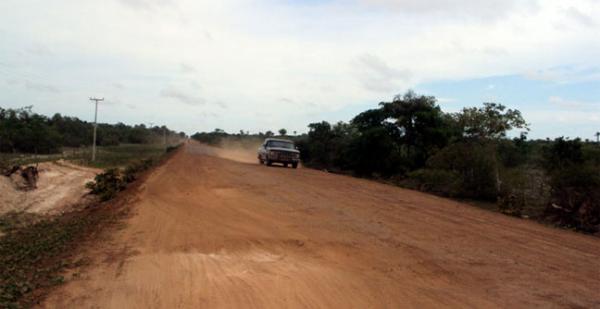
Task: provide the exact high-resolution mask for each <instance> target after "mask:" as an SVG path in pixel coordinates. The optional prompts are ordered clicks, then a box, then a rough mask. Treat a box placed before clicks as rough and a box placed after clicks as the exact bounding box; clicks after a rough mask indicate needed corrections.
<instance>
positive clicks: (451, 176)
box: [407, 169, 462, 197]
mask: <svg viewBox="0 0 600 309" xmlns="http://www.w3.org/2000/svg"><path fill="white" fill-rule="evenodd" d="M407 176H408V179H409V182H411V184H409V186H412V187H414V188H415V189H418V190H421V191H428V192H432V193H435V194H438V195H443V196H449V197H454V196H458V195H460V191H461V190H460V186H461V184H462V179H461V178H460V175H459V174H457V173H455V172H452V171H448V170H439V169H420V170H416V171H414V172H411V173H409V174H408V175H407Z"/></svg>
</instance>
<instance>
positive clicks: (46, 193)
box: [0, 161, 100, 215]
mask: <svg viewBox="0 0 600 309" xmlns="http://www.w3.org/2000/svg"><path fill="white" fill-rule="evenodd" d="M37 168H38V172H39V174H38V180H37V184H36V188H35V189H34V190H20V189H19V188H18V187H19V183H20V182H22V179H20V176H19V175H18V173H15V174H13V175H12V176H11V177H5V176H0V192H2V194H1V195H0V215H2V214H4V213H7V212H10V211H17V212H20V211H25V212H31V213H38V214H54V213H58V212H61V211H65V210H68V209H69V208H70V207H72V206H74V205H76V204H78V203H81V202H83V201H84V200H85V198H86V197H85V196H86V194H87V193H88V191H89V190H87V189H86V188H85V184H86V183H87V182H88V181H91V180H93V179H94V176H96V174H97V173H99V172H100V170H98V169H94V168H87V167H81V166H77V165H73V164H70V163H68V162H65V161H56V162H44V163H40V164H38V165H37Z"/></svg>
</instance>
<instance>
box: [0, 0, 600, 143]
mask: <svg viewBox="0 0 600 309" xmlns="http://www.w3.org/2000/svg"><path fill="white" fill-rule="evenodd" d="M597 2H598V1H595V2H594V1H589V0H572V1H569V3H568V6H565V4H564V1H560V0H544V1H534V0H531V1H530V0H502V1H501V0H490V1H476V0H459V1H447V0H421V1H416V0H404V1H403V0H356V1H341V0H333V1H324V2H317V3H316V4H303V5H300V4H298V3H297V2H293V1H241V0H240V1H235V0H220V1H195V0H181V1H176V0H146V1H144V0H112V1H111V0H107V1H75V2H73V1H68V0H55V1H52V2H51V3H50V2H39V1H33V0H5V1H2V2H0V20H2V21H3V22H2V31H3V32H2V36H0V46H2V49H0V59H2V60H1V63H0V78H2V79H3V80H19V81H22V80H25V79H27V80H30V81H31V83H32V84H31V85H30V87H29V88H30V89H26V88H25V87H13V86H12V85H9V84H8V83H1V85H0V87H6V88H10V91H2V90H3V89H5V88H2V89H0V93H2V94H1V96H3V98H1V99H4V100H3V101H7V102H23V101H32V102H36V104H37V105H36V106H42V107H44V110H52V109H55V110H56V109H61V110H56V111H57V112H63V113H67V112H68V111H72V112H73V113H79V112H80V111H83V112H81V113H84V112H86V113H87V110H86V109H83V107H80V106H79V104H80V101H78V100H82V99H83V100H85V99H86V98H87V97H88V96H89V95H101V96H105V97H107V98H110V97H116V96H118V97H119V98H120V99H121V100H123V102H127V104H128V106H129V105H130V106H144V109H136V110H134V111H131V110H127V111H126V112H124V111H123V110H114V112H111V110H110V109H109V107H107V108H106V109H107V110H106V112H105V114H106V117H107V118H106V119H107V121H113V122H117V121H125V122H142V121H146V120H145V119H148V118H150V117H159V116H155V115H160V117H162V118H164V120H160V119H154V120H156V121H157V122H158V121H159V120H160V121H161V122H166V123H167V124H170V125H172V126H181V129H185V130H210V129H213V128H214V127H216V126H218V127H222V128H224V129H227V130H232V131H237V130H239V129H240V128H243V129H245V130H248V129H249V130H252V131H258V130H262V131H265V130H267V129H274V128H271V127H270V126H274V127H283V126H285V127H287V128H288V130H297V131H304V130H305V125H306V124H307V123H308V122H311V121H318V120H320V117H321V115H323V114H324V113H329V114H331V113H335V112H337V111H340V110H343V109H345V108H349V107H352V106H354V105H360V104H365V102H378V101H380V100H385V99H389V98H391V97H392V96H393V95H394V94H397V93H401V92H403V91H405V90H406V89H407V88H409V87H414V86H416V85H418V84H419V83H423V82H427V81H434V80H446V79H450V80H460V79H469V78H479V77H485V76H491V75H505V74H522V73H523V72H531V73H528V76H529V77H531V78H536V79H548V80H557V81H572V80H577V81H578V80H598V79H599V77H600V71H598V70H596V71H594V68H600V59H599V58H598V56H597V55H598V54H600V40H597V31H594V28H593V27H582V25H584V24H585V23H586V22H585V17H583V18H582V17H581V16H578V14H577V13H576V12H579V13H581V14H583V15H585V16H588V17H589V18H591V19H592V20H598V19H600V10H598V4H597ZM311 3H312V2H311ZM32 20H35V21H36V22H31V21H32ZM555 23H564V24H565V25H566V27H565V28H564V29H555V28H553V27H551V26H550V27H549V25H553V24H555ZM588 24H589V23H588ZM32 47H33V48H32ZM27 50H29V52H25V53H23V51H27ZM46 51H51V53H47V52H46ZM39 55H43V57H40V56H39ZM7 66H9V67H10V68H7ZM566 67H569V68H576V69H573V70H569V69H552V68H566ZM549 68H550V69H549ZM182 73H183V74H182ZM36 85H37V86H36ZM40 85H46V86H50V85H52V86H50V87H55V90H58V89H59V88H60V92H56V91H54V92H52V91H51V89H52V88H48V87H46V88H45V90H46V91H44V90H43V89H44V88H43V87H39V86H40ZM31 86H33V87H31ZM125 86H126V87H125ZM200 86H201V87H200ZM36 87H37V88H38V89H37V90H35V89H33V88H36ZM17 88H18V89H17ZM161 89H162V90H161ZM33 90H35V91H33ZM199 90H201V94H199V93H198V91H199ZM9 95H10V96H11V97H9ZM57 98H58V99H60V100H56V99H57ZM281 98H290V99H292V100H293V103H291V102H282V101H281ZM57 101H60V102H64V103H60V104H59V103H56V102H57ZM215 102H227V104H226V108H227V113H224V108H223V107H222V106H221V104H219V103H215ZM172 103H175V104H172ZM15 104H16V103H15ZM200 109H202V112H204V115H205V116H208V115H210V113H214V114H216V115H219V116H221V117H222V118H221V119H220V120H218V121H217V120H215V122H210V121H202V122H198V121H196V120H195V119H194V118H193V115H199V113H200ZM256 111H261V113H267V114H269V115H270V116H269V117H264V116H256ZM182 114H185V115H186V116H185V117H182V116H180V115H182ZM76 116H80V115H78V114H76Z"/></svg>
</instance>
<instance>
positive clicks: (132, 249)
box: [43, 143, 600, 308]
mask: <svg viewBox="0 0 600 309" xmlns="http://www.w3.org/2000/svg"><path fill="white" fill-rule="evenodd" d="M206 153H207V148H206V147H204V146H201V145H199V144H192V143H191V144H189V145H187V146H186V148H184V149H182V150H181V151H180V152H179V153H178V154H176V155H175V156H174V157H173V158H171V160H170V161H169V162H167V163H166V164H165V165H163V166H162V167H160V168H159V169H157V170H156V171H154V172H153V174H152V175H151V176H150V177H149V178H148V179H147V181H146V183H145V184H144V185H143V186H141V187H140V188H139V190H138V192H137V193H135V194H137V197H136V202H135V203H134V205H132V207H133V214H132V215H131V216H130V217H129V218H128V219H127V220H126V224H125V226H124V227H123V228H122V229H119V230H118V231H115V232H113V234H112V235H113V237H112V239H109V240H102V241H100V242H99V244H98V246H97V247H95V248H92V249H91V253H93V256H95V257H96V258H95V259H94V261H93V262H92V265H90V266H88V267H87V268H86V269H85V271H84V273H83V274H81V275H80V276H79V277H78V279H74V280H70V281H69V282H68V283H67V284H65V285H63V286H62V287H60V288H59V289H58V290H56V291H55V292H54V293H53V294H52V295H50V297H49V298H48V299H47V300H46V302H45V303H44V304H43V306H46V307H52V308H54V307H58V308H236V307H237V308H286V307H294V308H295V307H306V308H404V307H413V308H424V307H461V308H464V307H476V308H494V307H504V308H513V307H534V306H541V307H568V308H579V307H588V308H589V307H600V240H599V239H598V238H594V237H590V236H585V235H579V234H575V233H572V232H568V231H562V230H558V229H552V228H547V227H544V226H541V225H538V224H536V223H534V222H528V221H525V220H519V219H514V218H510V217H506V216H503V215H500V214H496V213H491V212H486V211H483V210H479V209H476V208H473V207H471V206H467V205H463V204H460V203H457V202H453V201H449V200H446V199H442V198H438V197H433V196H430V195H426V194H423V193H419V192H414V191H409V190H403V189H401V188H396V187H392V186H387V185H383V184H379V183H375V182H370V181H366V180H361V179H354V178H350V177H345V176H339V175H332V174H327V173H324V172H319V171H314V170H309V169H298V170H293V169H284V168H276V167H272V168H268V167H265V166H260V165H258V164H250V163H241V162H236V161H231V160H227V159H222V158H218V157H214V156H209V155H206Z"/></svg>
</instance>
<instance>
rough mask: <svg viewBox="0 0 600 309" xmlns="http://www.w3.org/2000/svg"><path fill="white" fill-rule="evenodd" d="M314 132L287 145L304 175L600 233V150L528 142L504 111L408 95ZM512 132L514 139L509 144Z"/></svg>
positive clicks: (214, 136) (210, 136)
mask: <svg viewBox="0 0 600 309" xmlns="http://www.w3.org/2000/svg"><path fill="white" fill-rule="evenodd" d="M308 128H309V131H308V133H307V134H302V135H299V136H291V137H289V138H291V139H293V140H295V142H296V144H297V146H298V147H299V148H300V150H301V156H302V162H303V164H304V165H305V166H308V167H313V168H318V169H326V170H328V171H330V172H336V173H344V174H351V175H355V176H358V177H368V178H375V179H380V180H382V181H385V182H391V183H395V184H398V185H401V186H404V187H409V188H413V189H418V190H422V191H427V192H431V193H434V194H438V195H442V196H448V197H453V198H464V199H470V200H481V201H488V202H493V203H495V205H496V206H495V207H497V210H499V211H501V212H503V213H505V214H509V215H514V216H520V217H530V218H534V219H539V220H542V221H546V222H552V223H557V224H559V225H561V226H564V227H570V228H574V229H578V230H582V231H586V232H598V231H599V230H600V146H599V144H598V143H594V142H590V141H582V140H580V139H566V138H558V139H555V140H549V139H546V140H530V139H528V138H527V136H528V132H529V126H528V124H527V122H526V121H525V119H524V118H523V116H522V115H521V113H520V112H519V111H518V110H516V109H510V108H507V107H506V106H504V105H502V104H498V103H483V104H482V105H481V106H478V107H468V108H464V109H462V110H461V111H460V112H457V113H446V112H443V111H442V110H441V108H440V107H439V105H438V104H437V101H436V98H435V97H432V96H424V95H418V94H416V93H414V92H412V91H409V92H407V93H406V94H403V95H399V96H396V97H395V98H393V100H392V101H390V102H381V103H379V105H378V106H377V107H376V108H373V109H369V110H366V111H364V112H362V113H360V114H358V115H356V116H355V117H354V118H352V119H351V120H350V121H349V122H338V123H334V124H331V123H328V122H326V121H322V122H316V123H311V124H309V125H308ZM511 131H512V132H516V133H517V134H516V135H517V137H514V138H509V137H508V136H507V134H508V133H509V132H511ZM285 133H286V131H281V132H280V134H281V135H285ZM294 135H295V134H294ZM270 136H273V133H272V132H271V131H268V132H267V133H264V134H263V133H261V134H253V135H250V134H247V133H243V131H242V132H241V134H228V133H226V132H225V131H223V130H215V131H214V132H205V133H196V134H195V135H193V136H192V137H193V138H195V139H198V140H200V141H202V142H208V143H211V144H218V143H219V141H220V140H221V139H223V138H234V139H243V138H254V139H258V138H264V137H270Z"/></svg>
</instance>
